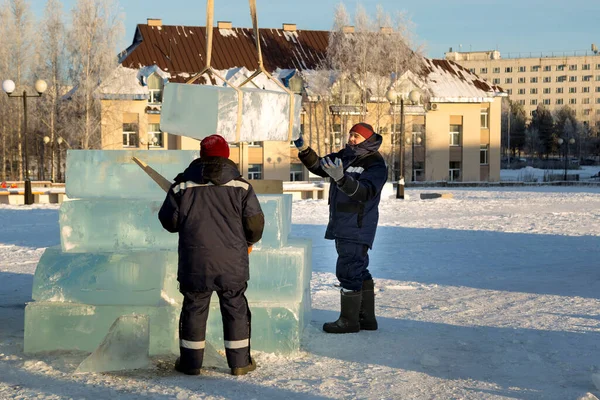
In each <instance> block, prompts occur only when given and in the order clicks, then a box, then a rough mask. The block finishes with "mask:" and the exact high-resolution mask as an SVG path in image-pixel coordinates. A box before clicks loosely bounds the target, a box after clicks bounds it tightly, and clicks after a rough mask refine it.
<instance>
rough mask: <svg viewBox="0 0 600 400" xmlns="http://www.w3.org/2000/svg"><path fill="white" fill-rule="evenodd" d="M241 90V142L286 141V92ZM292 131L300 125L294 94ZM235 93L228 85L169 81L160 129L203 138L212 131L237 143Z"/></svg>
mask: <svg viewBox="0 0 600 400" xmlns="http://www.w3.org/2000/svg"><path fill="white" fill-rule="evenodd" d="M241 90H242V93H243V95H242V99H243V100H242V125H241V130H240V140H241V141H249V142H253V141H266V140H280V141H287V140H288V125H289V118H290V103H291V99H290V96H289V94H287V93H285V92H283V91H281V92H279V91H271V90H262V89H252V88H247V87H244V88H242V89H241ZM294 96H295V97H294V98H295V100H294V103H295V104H294V130H295V131H294V133H293V137H297V136H298V134H299V128H300V111H301V107H302V106H301V103H302V99H301V97H300V96H298V95H294ZM237 120H238V93H237V91H236V90H235V89H233V88H231V87H224V86H208V85H193V84H189V85H188V84H180V83H170V84H168V85H166V86H165V89H164V92H163V105H162V109H161V120H160V127H161V130H163V131H165V132H169V133H171V134H176V135H181V136H188V137H192V138H196V139H203V138H205V137H206V136H210V135H212V134H214V133H218V134H219V135H221V136H223V137H224V138H225V139H226V140H227V141H228V142H236V141H237V138H236V129H237Z"/></svg>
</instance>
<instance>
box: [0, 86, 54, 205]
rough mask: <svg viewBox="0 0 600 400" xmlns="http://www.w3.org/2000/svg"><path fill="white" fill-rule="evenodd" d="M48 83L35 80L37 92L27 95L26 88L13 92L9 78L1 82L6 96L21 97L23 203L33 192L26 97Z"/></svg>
mask: <svg viewBox="0 0 600 400" xmlns="http://www.w3.org/2000/svg"><path fill="white" fill-rule="evenodd" d="M47 88H48V85H47V84H46V81H43V80H41V79H39V80H37V81H36V82H35V91H36V92H37V94H35V95H28V94H27V91H26V90H23V94H13V92H14V91H15V83H14V82H13V81H11V80H10V79H7V80H5V81H4V82H2V90H4V92H5V93H6V94H7V95H8V97H14V98H19V97H20V98H22V99H23V146H24V147H25V204H33V194H32V192H31V181H30V180H29V149H28V147H27V98H28V97H41V96H42V93H44V92H45V91H46V89H47Z"/></svg>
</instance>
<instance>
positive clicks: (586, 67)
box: [581, 64, 591, 71]
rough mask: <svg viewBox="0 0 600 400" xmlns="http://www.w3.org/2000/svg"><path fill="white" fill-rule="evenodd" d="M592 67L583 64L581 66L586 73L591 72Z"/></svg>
mask: <svg viewBox="0 0 600 400" xmlns="http://www.w3.org/2000/svg"><path fill="white" fill-rule="evenodd" d="M590 67H591V65H590V64H582V65H581V69H582V70H584V71H589V70H590V69H591V68H590Z"/></svg>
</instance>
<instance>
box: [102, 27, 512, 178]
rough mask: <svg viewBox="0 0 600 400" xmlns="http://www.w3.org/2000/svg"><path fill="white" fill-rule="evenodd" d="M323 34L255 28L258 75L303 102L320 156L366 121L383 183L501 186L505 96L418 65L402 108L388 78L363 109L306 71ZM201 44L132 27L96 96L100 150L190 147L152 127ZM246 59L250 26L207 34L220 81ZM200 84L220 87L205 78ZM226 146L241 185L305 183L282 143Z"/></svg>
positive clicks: (238, 71)
mask: <svg viewBox="0 0 600 400" xmlns="http://www.w3.org/2000/svg"><path fill="white" fill-rule="evenodd" d="M328 37H329V32H327V31H306V30H297V29H296V26H295V25H293V24H284V26H283V28H282V29H268V28H267V29H261V41H262V43H263V46H262V53H263V60H264V65H265V68H266V69H267V70H268V71H270V72H271V73H272V74H273V76H274V77H276V79H279V80H280V81H281V82H283V83H284V84H285V85H286V86H287V87H289V88H290V89H291V90H293V91H295V92H296V93H298V94H301V95H302V98H303V103H302V104H303V107H302V115H301V118H302V121H301V130H302V131H303V132H304V135H305V138H306V140H307V141H308V143H309V145H310V146H311V147H313V148H314V149H315V150H316V151H317V152H318V153H319V154H321V155H324V154H327V153H329V152H331V151H336V150H338V149H340V148H342V147H343V146H345V144H346V141H347V133H348V130H349V128H350V127H351V126H352V125H353V124H355V123H357V122H360V121H366V122H368V123H370V124H372V125H373V126H374V127H375V130H376V131H378V132H379V133H381V134H382V136H383V138H384V142H383V145H382V148H381V150H380V151H381V153H382V154H383V155H384V157H385V158H386V161H387V162H388V165H389V166H390V179H393V180H396V179H398V176H399V175H400V174H403V175H404V177H405V180H406V181H407V182H411V181H498V180H499V179H500V118H501V106H500V101H501V100H500V97H502V96H504V93H503V92H502V90H501V89H500V88H499V87H496V86H494V85H490V84H489V83H487V82H485V81H483V80H481V79H479V77H478V76H477V75H476V74H472V73H470V72H469V71H467V70H465V69H464V68H462V67H461V66H459V65H458V64H456V63H453V62H449V61H447V60H429V59H423V70H422V71H419V72H418V73H412V72H407V73H405V74H404V75H402V76H400V77H398V79H397V80H396V81H395V82H393V83H392V86H393V87H394V88H395V90H396V92H397V93H398V94H399V98H402V101H397V102H396V103H395V104H390V103H389V102H388V101H387V100H386V97H385V94H386V93H385V90H387V86H389V77H385V78H382V79H383V80H385V81H386V84H385V85H383V86H384V87H383V88H381V87H382V85H380V84H367V86H369V87H367V88H366V89H367V90H366V92H367V93H368V98H367V99H366V108H365V107H364V106H363V105H362V103H364V102H361V98H363V97H361V96H363V94H364V93H365V90H364V89H365V88H363V87H362V86H361V85H360V84H356V83H355V82H351V83H350V84H348V85H345V86H346V89H345V90H344V91H343V95H340V93H339V91H340V87H341V86H344V85H341V84H340V82H336V80H335V79H329V78H330V77H328V79H324V80H323V79H322V75H323V73H322V72H321V73H317V72H315V71H316V70H318V66H319V64H320V62H321V61H322V60H323V58H324V56H325V52H326V50H327V43H328ZM204 45H205V28H204V27H182V26H169V25H162V21H160V20H148V24H140V25H138V28H137V31H136V34H135V37H134V42H133V43H132V45H131V46H130V47H129V48H128V49H127V50H126V51H124V52H123V54H122V57H121V60H120V61H121V65H120V67H119V69H118V70H117V71H115V75H114V76H113V77H111V78H110V79H108V80H107V82H104V83H103V85H102V86H101V87H100V89H99V94H100V96H101V98H102V148H103V149H130V148H138V149H139V148H147V149H148V150H153V149H175V150H176V149H197V148H198V146H199V142H198V141H197V140H196V139H192V138H187V137H182V136H177V135H169V134H168V132H162V131H161V130H160V109H161V102H162V90H163V88H164V85H165V84H168V83H169V82H186V81H187V80H188V79H190V77H193V76H194V75H195V74H197V73H198V72H200V71H201V70H202V69H203V67H204V60H203V58H204V57H203V54H205V49H204ZM255 52H256V49H255V44H254V41H253V32H252V30H251V29H247V28H232V27H231V24H230V23H223V22H219V23H218V25H217V27H215V28H213V56H212V57H213V63H212V67H213V68H215V69H216V70H219V71H220V72H221V74H222V75H224V76H227V77H228V79H244V78H246V77H247V76H249V75H251V74H252V72H253V71H254V70H256V68H258V63H257V60H256V56H255ZM317 75H321V76H320V77H318V76H317ZM375 80H377V79H375ZM324 82H325V83H324ZM203 83H204V84H219V83H218V82H213V81H210V80H209V79H206V80H205V81H204V82H203ZM257 86H259V87H261V86H262V87H264V84H263V83H257ZM382 91H383V92H382ZM412 92H416V93H418V98H419V100H418V101H416V102H415V101H411V99H410V98H409V93H412ZM399 103H402V105H401V104H399ZM402 114H403V116H404V118H403V116H402ZM402 120H404V124H401V121H402ZM402 128H404V129H402ZM230 146H231V156H230V158H231V159H232V160H233V161H234V162H236V163H237V164H238V166H239V167H240V170H241V171H242V173H243V174H244V175H245V176H247V177H248V178H250V179H278V180H284V181H306V180H309V179H310V178H311V177H310V176H309V173H308V171H307V170H306V169H305V168H304V167H303V166H302V164H301V163H300V161H299V160H298V158H297V151H296V149H295V147H294V146H293V144H292V143H290V142H288V141H285V142H276V141H270V142H254V143H231V144H230Z"/></svg>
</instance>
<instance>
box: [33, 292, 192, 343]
mask: <svg viewBox="0 0 600 400" xmlns="http://www.w3.org/2000/svg"><path fill="white" fill-rule="evenodd" d="M180 311H181V308H180V306H178V305H166V306H160V307H149V306H126V305H119V306H93V305H85V304H77V303H60V302H38V301H36V302H32V303H29V304H27V306H26V307H25V339H24V340H25V344H24V347H25V352H26V353H37V352H42V351H53V350H82V351H88V352H92V351H94V350H95V349H96V348H97V347H98V346H99V345H100V343H101V342H102V340H103V339H104V337H105V336H106V334H107V333H108V331H109V328H110V327H111V325H112V324H113V322H114V321H115V320H116V319H117V318H118V317H120V316H121V315H128V314H141V315H148V317H149V318H150V354H151V355H154V354H169V353H176V352H178V351H179V347H178V343H177V340H178V339H177V338H178V337H179V334H178V321H179V313H180Z"/></svg>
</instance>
